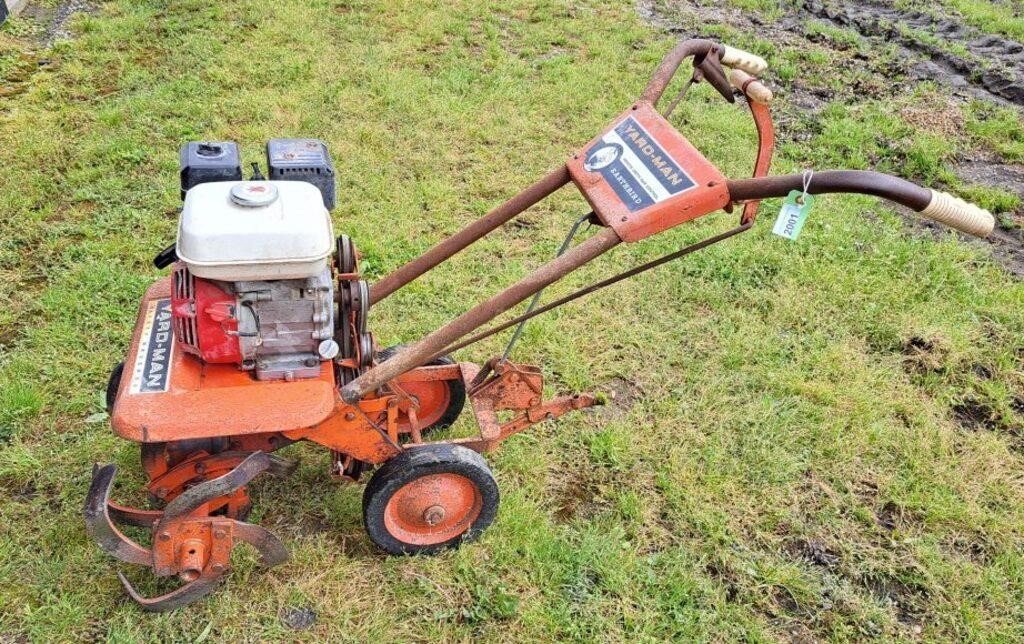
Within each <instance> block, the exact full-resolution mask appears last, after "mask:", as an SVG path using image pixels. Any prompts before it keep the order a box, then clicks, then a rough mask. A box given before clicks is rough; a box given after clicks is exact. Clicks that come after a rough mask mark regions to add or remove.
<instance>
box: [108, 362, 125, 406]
mask: <svg viewBox="0 0 1024 644" xmlns="http://www.w3.org/2000/svg"><path fill="white" fill-rule="evenodd" d="M123 374H124V363H123V362H119V363H117V364H116V365H114V368H113V369H111V370H110V377H109V378H108V379H107V413H108V414H110V413H113V411H114V403H115V402H116V401H117V390H118V388H119V387H120V386H121V376H122V375H123Z"/></svg>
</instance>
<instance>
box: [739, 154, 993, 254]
mask: <svg viewBox="0 0 1024 644" xmlns="http://www.w3.org/2000/svg"><path fill="white" fill-rule="evenodd" d="M728 186H729V196H730V198H731V199H732V200H733V201H750V200H759V199H771V198H773V197H784V196H786V195H788V194H789V193H790V192H791V191H793V190H802V189H803V187H804V186H803V175H799V174H784V175H778V176H774V177H761V178H756V179H735V180H730V181H729V182H728ZM807 192H808V193H810V194H812V195H817V194H824V193H831V192H852V193H858V194H865V195H873V196H875V197H881V198H883V199H888V200H889V201H893V202H895V203H898V204H901V205H904V206H906V207H907V208H910V209H911V210H913V211H915V212H918V213H920V214H921V215H923V216H925V217H928V218H929V219H933V220H935V221H937V222H939V223H941V224H944V225H946V226H949V227H950V228H956V229H957V230H959V231H961V232H965V233H967V234H968V235H974V236H975V237H982V238H984V237H987V236H988V235H989V234H991V233H992V230H993V228H994V227H995V218H994V217H993V216H992V213H990V212H989V211H987V210H985V209H984V208H980V207H978V206H976V205H974V204H971V203H968V202H966V201H964V200H963V199H960V198H958V197H954V196H953V195H950V194H948V193H945V192H941V191H938V190H932V189H930V188H923V187H921V186H919V185H917V184H916V183H911V182H910V181H907V180H905V179H900V178H899V177H893V176H891V175H888V174H882V173H880V172H869V171H864V170H829V171H826V172H816V173H814V176H813V177H812V180H811V184H810V185H809V186H808V188H807Z"/></svg>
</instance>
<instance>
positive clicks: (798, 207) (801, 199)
mask: <svg viewBox="0 0 1024 644" xmlns="http://www.w3.org/2000/svg"><path fill="white" fill-rule="evenodd" d="M813 204H814V197H813V196H811V195H809V194H807V193H806V192H803V191H800V190H793V191H791V192H790V193H789V196H788V197H786V201H785V203H783V204H782V210H780V211H779V218H778V219H776V220H775V227H774V228H772V232H773V233H775V234H776V235H778V236H779V237H785V238H786V239H789V240H794V239H796V238H797V236H798V235H799V234H800V231H801V230H802V229H803V227H804V222H805V221H807V215H808V213H810V212H811V206H812V205H813Z"/></svg>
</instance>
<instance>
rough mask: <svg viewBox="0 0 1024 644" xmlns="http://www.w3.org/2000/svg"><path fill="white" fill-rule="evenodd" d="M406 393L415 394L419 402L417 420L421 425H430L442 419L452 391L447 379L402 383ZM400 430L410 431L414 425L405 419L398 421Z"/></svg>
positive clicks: (449, 402)
mask: <svg viewBox="0 0 1024 644" xmlns="http://www.w3.org/2000/svg"><path fill="white" fill-rule="evenodd" d="M402 388H403V389H405V391H406V393H408V394H409V395H410V396H415V397H416V400H417V402H418V403H419V409H417V410H416V420H417V421H418V422H419V424H420V427H430V426H431V425H433V424H434V423H436V422H437V421H439V420H441V417H442V416H444V412H445V411H447V410H448V405H449V404H451V400H452V391H451V389H450V388H449V387H448V381H446V380H434V381H430V382H410V383H406V384H403V385H402ZM398 431H400V432H410V431H412V427H411V426H410V424H409V421H408V420H405V419H403V420H402V421H401V422H399V423H398Z"/></svg>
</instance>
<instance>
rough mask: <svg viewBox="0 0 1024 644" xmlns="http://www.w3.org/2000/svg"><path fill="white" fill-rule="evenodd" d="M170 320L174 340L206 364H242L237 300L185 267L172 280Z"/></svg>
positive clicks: (173, 275) (175, 268) (174, 274)
mask: <svg viewBox="0 0 1024 644" xmlns="http://www.w3.org/2000/svg"><path fill="white" fill-rule="evenodd" d="M171 280H172V281H171V316H172V318H171V319H172V323H173V325H174V335H175V339H176V340H177V341H178V345H179V346H180V347H181V348H182V349H184V350H185V351H186V352H188V353H191V354H194V355H197V356H199V357H200V358H201V359H202V360H203V361H204V362H209V363H214V364H230V363H240V362H242V349H241V346H240V345H239V343H238V317H237V311H236V306H237V304H236V302H235V296H234V295H231V294H229V293H225V292H224V291H223V290H222V289H220V288H219V287H218V286H217V285H216V284H214V283H212V282H208V281H207V280H204V279H202V278H199V277H195V276H194V275H192V273H190V272H189V270H188V268H187V267H186V266H185V265H184V264H181V263H179V264H177V265H176V266H175V267H174V273H173V274H172V276H171Z"/></svg>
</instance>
